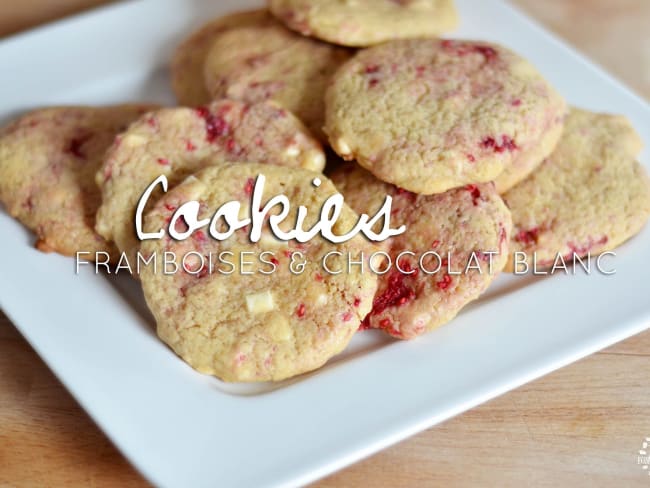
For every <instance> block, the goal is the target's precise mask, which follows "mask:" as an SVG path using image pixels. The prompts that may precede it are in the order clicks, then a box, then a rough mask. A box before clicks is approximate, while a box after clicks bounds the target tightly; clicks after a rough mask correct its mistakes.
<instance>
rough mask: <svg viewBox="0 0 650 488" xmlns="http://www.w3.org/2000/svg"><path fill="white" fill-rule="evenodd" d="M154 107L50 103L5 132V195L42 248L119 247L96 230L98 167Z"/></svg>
mask: <svg viewBox="0 0 650 488" xmlns="http://www.w3.org/2000/svg"><path fill="white" fill-rule="evenodd" d="M152 108H154V107H153V106H151V105H116V106H112V107H57V108H47V109H42V110H36V111H33V112H30V113H28V114H25V115H23V116H22V117H20V118H19V119H17V120H15V121H14V122H12V123H10V124H9V125H8V126H6V127H4V128H3V129H2V130H0V200H1V201H2V202H3V203H4V204H5V205H6V207H7V211H8V212H9V213H10V214H11V215H12V216H14V217H16V218H17V219H18V220H20V221H21V222H22V223H23V224H25V225H26V226H27V227H29V228H30V229H31V230H33V231H34V232H35V233H36V236H37V237H38V241H37V242H36V247H38V248H39V249H40V250H41V251H46V252H49V251H54V252H58V253H60V254H64V255H74V254H75V253H76V252H77V251H83V252H89V253H92V254H94V253H95V252H98V251H103V252H109V253H111V252H112V251H113V250H114V248H113V246H112V245H111V244H110V243H109V242H107V241H106V240H105V239H104V238H102V237H101V236H99V235H98V234H97V233H95V229H94V227H95V213H96V211H97V208H98V207H99V204H100V202H101V195H100V192H99V188H97V185H96V184H95V173H96V172H97V170H98V169H99V168H100V167H101V165H102V163H103V158H104V153H105V152H106V149H107V148H108V147H109V146H110V145H111V143H112V142H113V139H114V138H115V136H116V135H117V134H118V133H120V132H122V131H123V130H126V129H127V127H128V126H129V124H130V123H131V122H133V121H134V120H136V119H137V118H139V117H140V116H141V115H142V114H143V113H145V112H146V111H147V110H150V109H152Z"/></svg>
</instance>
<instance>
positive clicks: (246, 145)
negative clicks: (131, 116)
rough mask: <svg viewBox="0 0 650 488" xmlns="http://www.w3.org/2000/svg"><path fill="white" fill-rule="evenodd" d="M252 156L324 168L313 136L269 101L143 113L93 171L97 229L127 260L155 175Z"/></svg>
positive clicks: (173, 177) (177, 175) (174, 179)
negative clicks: (97, 197) (97, 190)
mask: <svg viewBox="0 0 650 488" xmlns="http://www.w3.org/2000/svg"><path fill="white" fill-rule="evenodd" d="M250 160H253V161H258V162H261V163H267V164H275V165H282V166H293V167H302V168H308V169H311V170H315V171H321V170H322V169H323V168H324V166H325V156H324V154H323V150H322V147H321V146H320V144H319V143H318V141H316V140H315V139H314V138H313V137H312V136H311V134H310V133H309V131H308V130H307V129H306V128H305V127H304V126H303V125H302V123H301V122H300V121H299V120H298V119H296V117H294V116H293V115H292V114H291V113H290V112H288V111H287V110H285V109H284V108H281V107H279V106H277V105H276V104H274V103H271V102H263V103H258V104H254V105H249V104H246V103H244V102H237V101H233V100H219V101H216V102H213V103H212V104H210V105H209V106H207V107H199V108H196V109H192V108H165V109H161V110H158V111H156V112H153V113H151V114H147V115H146V116H145V117H143V118H141V119H140V120H138V121H137V122H136V123H134V124H133V125H132V126H131V127H130V128H129V130H128V131H127V132H125V133H124V134H123V135H122V136H121V137H119V138H118V139H117V140H116V141H115V143H114V144H113V146H112V147H111V148H110V149H109V151H108V153H107V156H106V161H105V164H104V166H103V167H102V169H101V170H100V171H99V172H98V173H97V183H98V184H99V186H100V187H101V189H102V205H101V207H100V208H99V211H98V212H97V231H98V232H99V233H100V234H101V235H103V236H104V237H105V238H107V239H111V240H113V241H115V243H116V244H117V247H118V249H119V250H120V251H123V252H126V253H127V255H128V256H129V257H131V258H132V257H133V254H134V253H135V251H136V250H137V248H138V246H139V241H138V239H137V237H136V233H135V228H134V219H135V210H136V207H137V204H138V201H139V199H140V197H141V195H142V193H143V192H144V191H145V189H146V188H147V187H148V186H149V185H150V184H151V182H152V181H154V179H156V178H157V177H158V176H160V175H163V174H164V175H166V176H167V178H168V179H169V184H170V187H173V186H174V185H175V184H176V183H178V182H179V181H182V180H183V178H185V177H186V176H187V175H189V174H191V173H193V172H195V171H197V170H199V169H201V168H204V167H206V166H211V165H214V164H223V163H226V162H235V161H250ZM151 200H155V198H154V197H152V198H151Z"/></svg>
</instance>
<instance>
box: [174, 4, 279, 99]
mask: <svg viewBox="0 0 650 488" xmlns="http://www.w3.org/2000/svg"><path fill="white" fill-rule="evenodd" d="M275 23H277V20H275V19H274V18H273V16H272V15H270V14H269V12H268V11H267V10H263V9H260V10H250V11H246V12H238V13H235V14H231V15H226V16H224V17H219V18H218V19H214V20H213V21H212V22H210V23H208V24H206V25H204V26H203V27H201V28H200V29H199V30H197V31H196V32H193V33H192V34H191V35H190V36H189V37H188V38H187V39H185V40H184V41H183V42H182V43H181V44H180V45H179V46H178V47H177V48H176V51H175V52H174V56H173V58H172V62H171V69H170V71H171V79H172V88H173V90H174V93H175V94H176V99H177V100H178V102H179V103H180V104H181V105H187V106H189V107H195V106H198V105H204V104H206V103H209V102H210V95H209V94H208V92H207V90H206V89H205V82H204V80H203V65H204V64H205V58H206V57H207V55H208V51H209V49H210V46H211V45H212V42H213V41H214V39H215V37H216V36H217V35H219V34H221V33H222V32H225V31H227V30H229V29H234V28H237V27H245V26H262V25H272V24H275Z"/></svg>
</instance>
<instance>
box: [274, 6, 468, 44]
mask: <svg viewBox="0 0 650 488" xmlns="http://www.w3.org/2000/svg"><path fill="white" fill-rule="evenodd" d="M269 9H270V10H271V12H272V13H273V14H274V15H276V16H277V17H278V18H279V19H280V20H282V21H283V22H284V23H285V24H286V25H287V27H289V28H290V29H293V30H295V31H297V32H300V33H301V34H303V35H306V36H312V37H316V38H319V39H322V40H324V41H327V42H332V43H334V44H340V45H343V46H357V47H365V46H371V45H373V44H379V43H381V42H385V41H389V40H393V39H404V38H416V37H434V36H439V35H440V34H444V33H446V32H449V31H451V30H453V29H455V28H456V26H457V24H458V14H457V12H456V8H455V7H454V2H453V0H354V1H347V2H332V1H331V0H269Z"/></svg>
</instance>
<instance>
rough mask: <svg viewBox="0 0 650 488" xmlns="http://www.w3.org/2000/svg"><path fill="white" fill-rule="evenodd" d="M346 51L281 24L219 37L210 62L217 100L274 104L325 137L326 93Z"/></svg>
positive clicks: (207, 74)
mask: <svg viewBox="0 0 650 488" xmlns="http://www.w3.org/2000/svg"><path fill="white" fill-rule="evenodd" d="M349 57H350V53H349V51H348V50H347V49H343V48H340V47H336V46H332V45H329V44H325V43H322V42H319V41H315V40H313V39H308V38H306V37H302V36H300V35H298V34H295V33H294V32H291V31H290V30H288V29H286V28H284V27H283V26H281V25H274V26H266V27H243V28H239V29H231V30H228V31H227V32H224V33H222V34H220V35H218V36H217V37H216V39H215V41H214V42H213V44H212V47H211V49H210V52H209V53H208V56H207V60H206V63H205V84H206V87H207V89H208V92H209V93H210V94H211V95H212V96H213V97H215V98H220V97H228V98H232V99H236V100H244V101H247V102H260V101H263V100H274V101H276V102H278V103H279V104H281V105H282V106H283V107H286V108H287V109H289V110H291V111H292V112H294V113H295V114H296V115H297V116H298V117H299V118H300V119H301V120H302V121H303V122H305V124H306V125H307V127H309V128H310V129H311V130H312V131H313V132H314V134H316V135H318V136H322V138H323V139H324V135H323V132H322V128H323V122H324V117H325V104H324V100H323V93H324V92H325V88H326V87H327V84H328V82H329V81H330V79H331V76H332V75H333V74H334V72H335V71H336V69H337V68H338V67H339V66H340V65H341V64H342V63H343V62H344V61H346V60H347V59H348V58H349Z"/></svg>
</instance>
